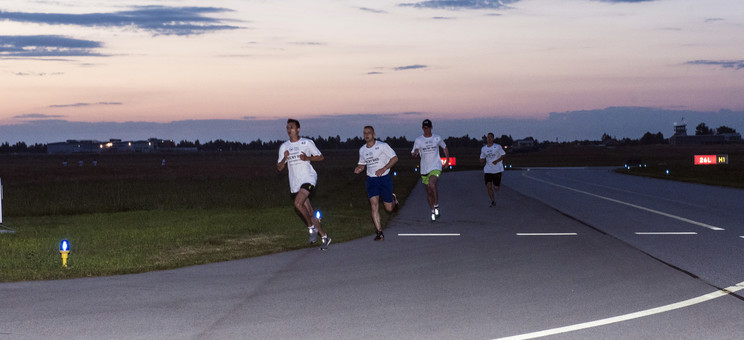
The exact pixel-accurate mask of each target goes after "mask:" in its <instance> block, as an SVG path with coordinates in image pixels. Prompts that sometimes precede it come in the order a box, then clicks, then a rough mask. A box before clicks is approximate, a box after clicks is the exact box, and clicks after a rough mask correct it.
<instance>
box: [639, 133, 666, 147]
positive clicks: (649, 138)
mask: <svg viewBox="0 0 744 340" xmlns="http://www.w3.org/2000/svg"><path fill="white" fill-rule="evenodd" d="M664 141H665V139H664V135H662V134H661V132H659V133H657V134H653V133H651V132H646V133H645V134H643V137H641V144H643V145H650V144H664Z"/></svg>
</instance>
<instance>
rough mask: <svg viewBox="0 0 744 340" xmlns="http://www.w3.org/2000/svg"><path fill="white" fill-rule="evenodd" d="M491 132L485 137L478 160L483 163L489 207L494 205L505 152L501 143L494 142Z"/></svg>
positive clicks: (502, 170)
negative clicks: (489, 199)
mask: <svg viewBox="0 0 744 340" xmlns="http://www.w3.org/2000/svg"><path fill="white" fill-rule="evenodd" d="M493 137H494V136H493V132H489V133H488V136H487V137H486V145H484V146H483V147H482V148H481V153H480V162H481V163H485V164H486V166H484V167H483V179H484V180H485V181H486V189H487V190H488V197H490V198H491V207H494V206H496V201H495V199H494V193H495V192H496V191H499V187H500V186H501V173H502V172H504V163H503V160H504V156H506V152H505V151H504V148H502V147H501V145H499V144H496V143H494V138H493Z"/></svg>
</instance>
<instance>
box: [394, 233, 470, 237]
mask: <svg viewBox="0 0 744 340" xmlns="http://www.w3.org/2000/svg"><path fill="white" fill-rule="evenodd" d="M398 236H404V237H405V236H460V234H459V233H453V234H398Z"/></svg>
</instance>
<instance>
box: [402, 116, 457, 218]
mask: <svg viewBox="0 0 744 340" xmlns="http://www.w3.org/2000/svg"><path fill="white" fill-rule="evenodd" d="M431 128H432V126H431V120H428V119H425V120H424V121H423V122H422V123H421V129H422V130H424V134H423V135H422V136H419V137H416V140H415V141H414V142H413V150H411V156H412V157H417V156H420V157H421V183H424V185H426V200H427V202H428V203H429V207H430V208H431V221H432V222H434V221H436V220H437V219H439V192H438V189H437V180H438V179H439V175H441V174H442V160H441V157H440V156H439V148H440V147H441V148H442V149H444V157H446V158H447V160H446V161H445V163H444V166H448V165H449V150H448V149H447V145H446V144H444V140H443V139H442V137H440V136H439V135H435V134H432V133H431Z"/></svg>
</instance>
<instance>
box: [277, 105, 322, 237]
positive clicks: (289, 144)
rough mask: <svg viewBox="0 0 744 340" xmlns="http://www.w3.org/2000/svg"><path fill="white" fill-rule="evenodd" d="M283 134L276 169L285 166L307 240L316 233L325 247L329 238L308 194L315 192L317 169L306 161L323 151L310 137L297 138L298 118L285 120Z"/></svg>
mask: <svg viewBox="0 0 744 340" xmlns="http://www.w3.org/2000/svg"><path fill="white" fill-rule="evenodd" d="M287 135H288V136H289V140H288V141H286V142H284V143H282V145H281V146H280V147H279V160H277V163H276V169H277V170H279V171H282V170H284V167H285V166H287V168H288V172H289V190H290V192H291V193H292V195H291V197H292V199H293V200H294V207H295V209H297V211H298V212H299V213H300V217H301V218H302V221H303V222H305V223H306V225H307V228H308V233H309V234H310V243H315V242H316V241H317V239H318V234H320V236H321V237H322V241H323V242H322V244H321V246H320V249H323V250H325V249H328V245H329V244H330V243H331V238H330V237H328V235H326V233H325V232H323V228H322V227H321V225H320V221H319V220H318V219H317V218H315V216H314V213H313V206H312V205H311V204H310V196H311V195H312V193H313V192H315V184H316V183H317V181H318V173H316V172H315V169H313V166H312V165H311V164H310V162H311V161H312V162H320V161H322V160H323V154H321V153H320V150H318V148H317V147H316V146H315V143H314V142H313V141H312V140H310V139H307V138H300V122H299V121H297V120H295V119H288V120H287Z"/></svg>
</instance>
